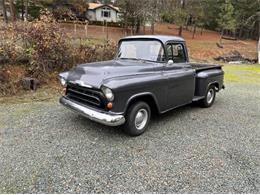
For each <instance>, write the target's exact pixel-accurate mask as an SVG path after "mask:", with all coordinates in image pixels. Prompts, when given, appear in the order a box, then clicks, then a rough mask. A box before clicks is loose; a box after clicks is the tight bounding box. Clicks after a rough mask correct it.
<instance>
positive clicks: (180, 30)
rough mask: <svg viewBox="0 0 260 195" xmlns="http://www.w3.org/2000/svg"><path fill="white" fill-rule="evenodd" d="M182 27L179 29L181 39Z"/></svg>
mask: <svg viewBox="0 0 260 195" xmlns="http://www.w3.org/2000/svg"><path fill="white" fill-rule="evenodd" d="M182 28H183V27H182V26H180V28H179V36H180V37H181V36H182Z"/></svg>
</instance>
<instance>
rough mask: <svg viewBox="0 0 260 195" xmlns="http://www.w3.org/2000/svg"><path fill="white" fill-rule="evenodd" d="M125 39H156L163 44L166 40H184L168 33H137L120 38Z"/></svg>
mask: <svg viewBox="0 0 260 195" xmlns="http://www.w3.org/2000/svg"><path fill="white" fill-rule="evenodd" d="M127 39H156V40H159V41H161V42H162V43H163V44H165V43H166V42H167V41H181V42H184V41H185V40H184V39H183V38H181V37H177V36H168V35H137V36H128V37H124V38H122V39H121V40H127Z"/></svg>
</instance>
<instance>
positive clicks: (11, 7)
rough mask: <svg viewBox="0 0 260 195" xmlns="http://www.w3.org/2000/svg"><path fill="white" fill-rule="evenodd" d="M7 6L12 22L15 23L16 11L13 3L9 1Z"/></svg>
mask: <svg viewBox="0 0 260 195" xmlns="http://www.w3.org/2000/svg"><path fill="white" fill-rule="evenodd" d="M9 4H10V12H11V18H12V21H13V22H15V21H16V9H15V6H14V1H13V0H9Z"/></svg>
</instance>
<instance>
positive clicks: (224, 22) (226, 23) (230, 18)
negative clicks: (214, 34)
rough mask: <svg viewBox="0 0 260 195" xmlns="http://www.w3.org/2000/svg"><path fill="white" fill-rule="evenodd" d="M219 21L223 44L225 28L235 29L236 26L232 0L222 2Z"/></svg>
mask: <svg viewBox="0 0 260 195" xmlns="http://www.w3.org/2000/svg"><path fill="white" fill-rule="evenodd" d="M217 22H218V27H219V28H220V33H221V35H220V44H222V38H223V33H224V30H234V29H235V26H236V21H235V18H234V7H233V5H232V3H231V0H225V2H223V3H222V4H221V6H220V13H219V15H218V19H217Z"/></svg>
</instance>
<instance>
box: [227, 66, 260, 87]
mask: <svg viewBox="0 0 260 195" xmlns="http://www.w3.org/2000/svg"><path fill="white" fill-rule="evenodd" d="M224 71H225V82H237V83H241V84H259V85H260V65H251V64H232V65H230V64H225V65H224Z"/></svg>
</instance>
